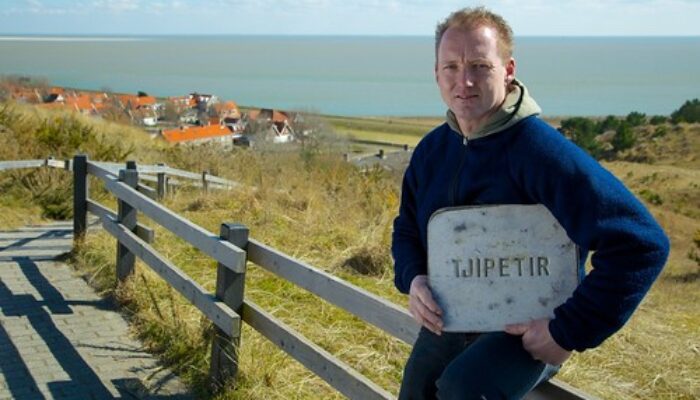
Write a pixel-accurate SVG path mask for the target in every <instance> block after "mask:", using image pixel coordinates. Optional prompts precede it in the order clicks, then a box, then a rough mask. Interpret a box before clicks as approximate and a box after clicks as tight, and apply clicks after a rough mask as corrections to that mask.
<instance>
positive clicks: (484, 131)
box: [447, 79, 542, 139]
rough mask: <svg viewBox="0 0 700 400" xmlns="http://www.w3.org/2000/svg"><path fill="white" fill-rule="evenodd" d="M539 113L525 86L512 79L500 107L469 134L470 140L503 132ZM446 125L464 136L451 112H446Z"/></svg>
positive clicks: (538, 108) (538, 107) (539, 110)
mask: <svg viewBox="0 0 700 400" xmlns="http://www.w3.org/2000/svg"><path fill="white" fill-rule="evenodd" d="M541 112H542V109H540V106H538V105H537V103H536V102H535V99H533V98H532V97H530V94H529V93H528V91H527V88H526V87H525V85H523V83H522V82H520V81H518V80H517V79H513V82H512V83H511V85H510V90H509V92H508V94H507V95H506V99H505V100H504V101H503V104H502V105H501V107H500V108H499V109H498V111H496V112H495V113H494V114H493V115H492V116H491V117H490V118H489V119H488V121H486V123H485V124H484V125H482V126H480V127H479V128H478V129H477V130H476V131H474V132H473V133H472V134H471V136H470V139H478V138H481V137H484V136H488V135H491V134H494V133H496V132H501V131H504V130H506V129H508V128H510V127H511V126H513V125H515V124H517V123H518V122H520V121H521V120H522V119H524V118H527V117H529V116H532V115H539V114H540V113H541ZM447 124H448V125H449V126H450V128H451V129H452V130H453V131H455V132H457V133H459V134H460V135H462V136H464V134H463V133H462V131H461V129H460V128H459V124H458V123H457V117H456V116H455V114H454V113H453V112H452V110H447Z"/></svg>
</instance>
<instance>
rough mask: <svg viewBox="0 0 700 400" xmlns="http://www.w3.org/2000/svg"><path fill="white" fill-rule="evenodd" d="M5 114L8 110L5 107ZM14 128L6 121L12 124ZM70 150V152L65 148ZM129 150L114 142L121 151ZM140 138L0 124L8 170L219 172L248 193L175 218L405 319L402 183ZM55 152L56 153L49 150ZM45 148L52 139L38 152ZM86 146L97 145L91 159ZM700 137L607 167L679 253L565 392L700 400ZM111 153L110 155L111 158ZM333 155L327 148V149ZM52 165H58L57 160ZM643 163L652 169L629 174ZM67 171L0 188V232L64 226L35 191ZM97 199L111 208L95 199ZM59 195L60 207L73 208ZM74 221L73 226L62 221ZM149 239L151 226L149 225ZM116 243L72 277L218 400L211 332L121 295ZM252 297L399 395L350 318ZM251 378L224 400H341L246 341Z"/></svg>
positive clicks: (378, 130)
mask: <svg viewBox="0 0 700 400" xmlns="http://www.w3.org/2000/svg"><path fill="white" fill-rule="evenodd" d="M0 110H2V106H0ZM3 113H4V114H3ZM51 118H55V119H54V120H53V121H54V122H55V123H64V124H65V123H67V122H66V121H68V122H70V121H73V120H72V119H71V118H77V119H75V121H73V122H70V123H73V124H74V125H73V127H74V128H75V127H83V128H84V127H89V128H90V129H88V130H89V131H90V132H84V135H83V136H82V140H84V142H83V143H82V144H81V143H77V144H75V145H74V146H73V145H71V144H70V143H72V142H71V140H70V136H69V135H67V133H66V132H64V131H62V130H60V129H58V130H54V131H52V132H49V133H47V132H45V131H42V130H41V129H38V128H37V126H39V127H40V126H42V124H41V121H45V120H46V119H51ZM326 121H327V123H328V124H329V125H330V126H332V127H333V129H334V130H335V131H336V133H338V134H348V133H351V134H353V135H354V136H355V137H357V138H364V139H372V140H380V141H391V142H398V143H406V144H410V145H412V144H414V143H415V142H416V141H417V140H418V139H419V138H420V136H421V135H422V134H424V133H425V132H426V131H427V130H429V129H430V128H431V127H433V126H435V125H437V124H438V123H439V122H440V120H439V119H422V118H421V119H408V118H345V117H326ZM61 135H63V136H61ZM117 135H118V136H117ZM139 135H141V133H140V132H138V131H132V130H130V129H126V128H124V127H121V126H114V125H111V124H106V123H99V124H95V123H94V122H93V121H91V120H88V119H84V118H82V117H71V116H65V115H61V116H55V115H53V114H46V113H43V112H39V111H35V110H32V109H30V108H27V107H19V108H13V109H12V110H10V111H8V110H7V109H6V110H5V111H0V140H2V141H3V143H6V144H7V145H6V146H5V147H3V148H2V149H0V159H27V158H40V157H46V156H47V155H49V154H53V155H55V156H57V157H69V156H70V155H71V154H72V153H73V152H76V151H85V152H88V153H90V154H91V158H98V156H96V154H102V158H103V159H106V158H108V157H105V154H117V153H119V154H120V157H116V156H115V157H113V158H112V159H111V160H112V161H124V160H125V159H127V158H128V159H136V160H137V161H138V162H140V163H155V162H165V163H168V164H169V165H171V166H174V167H177V168H181V169H188V170H192V171H202V170H205V169H207V170H210V171H212V173H214V174H215V175H218V176H222V177H225V178H229V179H235V180H237V181H240V182H242V183H243V184H245V188H244V189H242V190H237V191H231V192H211V193H209V194H203V193H201V192H198V191H194V190H181V191H179V192H177V193H175V194H173V195H172V196H170V197H169V198H167V199H166V200H165V205H166V206H167V207H169V208H171V209H173V210H175V211H176V212H177V213H179V214H181V215H183V216H185V217H186V218H187V219H190V220H192V221H194V222H195V223H197V224H199V225H200V226H202V227H204V228H206V229H208V230H209V231H211V232H212V233H218V231H219V225H220V224H221V223H223V222H240V223H244V224H246V225H247V226H248V227H249V228H250V231H251V237H253V238H255V239H257V240H259V241H261V242H263V243H265V244H268V245H271V246H273V247H275V248H278V249H280V250H282V251H284V252H285V253H287V254H289V255H291V256H293V257H296V258H299V259H302V260H304V261H306V262H308V263H310V264H311V265H314V266H316V267H319V268H321V269H323V270H326V271H329V272H331V273H333V274H335V275H337V276H339V277H341V278H343V279H346V280H348V281H350V282H352V283H354V284H357V285H359V286H361V287H363V288H365V289H367V290H369V291H370V292H373V293H376V294H379V295H381V296H383V297H385V298H388V299H390V300H391V301H394V302H396V303H397V304H400V305H403V306H405V305H406V298H405V296H403V295H399V294H398V293H397V292H396V290H395V289H394V288H393V282H392V280H393V275H392V271H391V269H392V261H391V257H390V255H389V245H390V236H391V229H392V227H391V222H392V220H393V218H394V216H395V214H396V210H397V207H398V201H399V200H398V199H399V193H400V187H399V182H398V180H397V179H396V177H395V176H392V175H389V174H387V173H385V172H383V171H382V170H380V169H373V170H369V171H368V172H361V171H359V170H358V169H357V168H355V167H353V166H352V165H350V164H347V163H345V162H343V161H342V156H341V155H340V154H337V153H334V152H332V151H330V150H324V148H323V147H319V148H315V149H312V150H311V151H310V150H308V149H306V150H304V149H302V150H299V151H289V152H274V151H262V152H256V151H250V150H247V149H233V150H225V151H223V150H220V149H217V148H214V147H212V146H201V147H192V148H189V147H165V146H163V145H162V144H160V143H159V142H155V141H150V139H144V137H143V136H139ZM46 137H53V138H54V139H52V140H48V139H46ZM42 138H44V139H42ZM84 143H87V144H84ZM71 146H73V147H71ZM699 146H700V126H699V125H687V124H685V125H679V126H676V127H672V126H670V125H669V133H668V134H667V135H666V136H664V137H663V138H660V140H651V139H650V140H645V141H643V142H641V143H639V144H638V145H637V146H636V147H635V148H633V149H631V150H630V151H628V153H627V154H626V155H625V157H622V158H623V159H624V160H627V161H624V160H617V161H610V162H605V163H604V165H605V166H606V168H608V169H609V170H611V171H612V172H613V173H614V174H615V175H616V176H617V177H619V178H620V179H621V180H623V181H624V182H625V183H626V184H627V185H628V187H630V189H631V190H632V191H633V192H634V193H635V194H636V195H638V196H639V198H640V199H641V200H642V201H644V202H645V204H646V205H647V206H648V207H649V208H650V211H651V212H652V213H653V214H654V215H655V217H656V218H657V219H658V220H659V222H660V223H661V224H662V226H663V227H664V229H665V230H666V232H667V233H668V235H669V236H670V238H671V241H672V252H671V257H670V259H669V261H668V264H667V265H666V267H665V269H664V271H663V273H662V275H661V277H660V278H659V280H658V281H657V282H656V284H655V285H654V287H653V289H652V291H651V292H650V293H649V295H648V296H647V298H646V299H645V300H644V302H643V303H642V305H641V306H640V308H639V310H638V311H637V313H636V314H635V315H634V316H633V317H632V319H631V320H630V322H629V323H628V325H627V326H625V328H623V329H622V330H621V331H620V332H618V333H617V334H616V335H614V336H613V337H612V338H610V339H609V340H608V341H606V342H605V343H604V344H603V345H602V346H601V347H599V348H597V349H594V350H590V351H586V352H584V353H581V354H575V355H574V357H573V358H572V359H571V360H570V361H569V362H567V364H566V365H565V367H564V368H563V370H562V372H561V373H560V375H559V379H561V380H563V381H565V382H567V383H569V384H571V385H573V386H575V387H577V388H579V389H581V390H583V391H586V392H588V393H590V394H593V395H596V396H599V397H600V398H612V399H693V398H698V397H700V377H699V376H698V371H700V337H699V335H698V332H700V265H699V264H698V261H696V260H694V259H692V254H694V253H693V252H696V253H697V252H700V249H698V247H697V245H696V244H695V243H694V241H693V239H694V237H696V239H695V240H697V241H698V242H700V238H697V235H698V233H697V232H699V231H700V207H699V206H700V147H699ZM110 148H111V149H113V151H114V152H112V153H109V152H108V151H107V149H110ZM329 148H330V147H329ZM47 152H51V153H49V154H47ZM630 160H643V161H644V162H643V163H642V162H631V161H630ZM60 174H63V172H61V171H35V172H15V173H5V174H2V175H0V189H1V190H2V193H3V195H2V196H0V225H1V226H3V227H10V226H19V225H21V224H22V223H26V222H36V221H37V220H39V219H40V218H39V217H38V216H37V213H38V212H40V210H41V211H43V212H45V211H46V209H47V206H51V207H53V208H51V207H49V208H50V209H53V210H59V211H60V207H58V208H57V207H56V204H58V205H60V202H61V199H60V198H59V199H52V198H50V197H51V196H49V195H48V194H47V193H45V192H43V191H39V190H37V187H50V188H54V189H58V188H61V187H65V186H66V185H70V183H69V181H70V180H69V177H66V176H62V175H60ZM91 190H92V196H94V197H96V198H98V199H99V200H100V201H101V202H104V203H105V204H108V205H110V206H111V207H112V208H115V205H114V200H113V199H110V198H109V197H108V196H107V195H106V194H105V193H104V192H103V191H102V190H101V189H100V187H99V185H97V184H94V185H93V187H92V189H91ZM65 195H66V194H64V198H63V200H65V201H69V200H70V193H69V192H68V193H67V196H68V197H67V198H66V197H65ZM63 216H65V215H63ZM143 220H145V222H146V223H147V224H150V225H153V224H152V223H149V221H148V220H147V219H145V218H143ZM156 237H157V240H156V243H155V247H156V248H158V249H159V251H160V252H161V253H162V254H165V255H166V256H167V257H168V258H169V259H170V260H171V261H173V262H174V263H175V264H177V265H178V266H180V267H181V268H182V269H183V270H184V271H185V272H186V273H187V274H188V275H190V276H191V277H193V278H194V279H195V280H197V281H198V282H199V283H200V284H201V285H202V286H204V287H205V288H207V289H209V290H213V288H214V285H215V270H216V265H215V263H214V262H213V261H211V260H210V259H208V258H206V257H205V256H203V255H202V254H200V253H199V252H198V251H195V250H193V249H192V248H191V247H189V246H188V245H185V244H183V243H182V242H180V241H179V240H177V239H176V238H174V237H173V236H172V235H171V234H169V233H167V232H165V231H164V230H162V229H159V228H156ZM115 247H116V246H115V245H114V240H113V239H111V237H109V236H108V235H107V234H105V233H101V232H95V233H91V234H90V235H89V236H88V240H87V242H86V243H85V245H84V246H83V247H82V248H80V249H78V251H76V253H75V255H74V258H73V260H72V262H73V264H74V265H75V267H76V268H77V269H78V271H80V273H81V274H83V275H84V276H85V278H86V279H88V280H89V281H90V282H91V283H92V284H93V285H94V286H95V287H96V288H98V290H100V291H101V292H102V293H103V294H105V295H108V296H114V298H115V299H117V300H118V301H119V302H120V303H121V304H122V305H123V309H124V310H125V313H127V314H128V315H129V317H130V318H131V321H132V323H133V326H134V331H135V333H136V334H137V335H138V336H139V337H141V338H142V339H143V340H144V341H146V342H147V343H148V345H149V346H150V347H151V349H152V350H153V351H155V352H157V353H159V354H160V355H161V357H162V359H163V360H164V362H165V363H166V364H168V365H170V366H171V367H172V368H174V369H175V370H176V371H177V372H178V373H179V374H181V375H182V376H183V377H184V378H185V379H186V380H187V381H188V382H189V383H190V384H191V385H192V386H193V387H194V388H195V389H196V390H197V392H198V393H199V394H200V395H201V396H202V397H212V395H211V394H210V393H209V392H208V389H207V385H206V379H207V373H208V365H209V364H208V360H207V358H208V356H209V349H208V346H209V344H210V338H211V335H212V332H213V330H212V327H211V325H210V324H209V323H207V322H205V320H204V319H203V317H202V316H201V315H199V314H198V312H196V311H195V310H194V309H193V308H192V307H190V306H188V305H186V303H185V302H184V300H182V299H181V298H180V297H179V296H178V295H177V294H175V292H174V291H173V290H171V289H169V288H168V287H167V286H166V285H165V284H164V283H163V282H162V281H161V280H160V279H159V278H157V277H156V276H155V275H154V274H153V273H151V272H150V271H148V270H147V268H146V267H144V266H143V265H140V264H139V265H137V273H136V274H135V276H134V277H133V279H131V280H130V281H129V282H128V284H127V285H124V286H122V287H120V288H118V289H115V288H114V271H113V270H114V258H115V254H114V253H115ZM248 268H249V270H248V274H247V278H246V279H247V281H246V282H247V283H246V284H247V287H246V296H247V297H248V298H250V299H251V300H253V301H254V302H256V303H257V304H259V305H261V306H262V307H263V308H265V309H266V310H268V311H270V312H271V313H272V314H274V315H275V316H276V317H278V318H280V319H282V320H283V321H284V322H286V323H287V324H289V325H291V326H292V327H293V328H294V329H297V330H298V331H300V332H302V333H303V334H304V335H305V336H307V337H308V338H310V339H312V340H313V341H315V342H316V343H318V344H319V345H321V346H322V347H323V348H325V349H326V350H328V351H330V352H331V353H333V354H334V355H336V356H337V357H339V358H340V359H342V360H344V361H345V362H347V363H348V364H350V365H351V366H353V368H355V369H357V370H359V371H360V372H362V373H363V374H365V375H367V376H368V377H369V378H370V379H372V380H373V381H374V382H376V383H377V384H379V385H381V386H383V387H384V388H386V389H388V390H390V391H392V392H394V393H395V392H396V391H397V390H398V385H399V383H400V379H401V374H402V366H403V363H404V362H405V359H406V357H407V355H408V352H409V350H410V349H409V347H408V346H406V345H404V344H402V343H401V342H399V341H398V340H395V339H393V338H390V337H388V336H386V335H385V334H383V333H381V332H379V331H378V330H377V329H374V328H371V327H367V326H366V325H365V324H363V323H362V322H360V321H359V320H357V319H356V318H354V317H351V316H349V315H348V314H346V313H344V312H342V311H341V310H338V309H337V308H335V307H333V306H331V305H329V304H327V303H325V302H324V301H321V300H319V299H318V298H316V297H315V296H313V295H310V294H308V293H306V292H305V291H303V290H300V289H297V288H295V287H293V286H292V285H291V284H289V283H286V282H283V281H281V280H279V279H277V278H275V277H274V276H273V275H271V274H269V273H267V272H265V271H263V270H262V269H261V268H259V267H256V266H255V265H252V264H249V266H248ZM242 342H243V344H242V350H241V354H240V360H241V365H240V376H239V380H238V382H237V383H236V385H235V387H234V386H230V387H229V388H228V390H227V391H225V392H223V393H220V394H218V395H216V396H213V397H214V398H220V399H319V398H323V399H327V398H331V399H332V398H342V396H341V395H339V394H337V393H336V392H335V391H334V390H333V389H332V388H331V387H329V386H328V385H327V384H326V383H324V382H323V381H322V380H320V379H319V378H316V377H315V376H314V375H313V374H311V373H310V372H308V371H307V370H305V369H304V368H303V367H302V366H301V365H300V364H298V363H297V362H295V361H294V360H292V359H291V358H290V357H288V356H286V355H285V354H284V353H282V352H281V351H279V350H278V349H277V348H276V347H275V346H274V345H272V344H270V343H269V342H268V341H267V340H265V339H264V338H262V337H261V336H260V335H258V334H257V333H256V332H254V331H253V330H252V329H249V328H245V329H244V331H243V338H242Z"/></svg>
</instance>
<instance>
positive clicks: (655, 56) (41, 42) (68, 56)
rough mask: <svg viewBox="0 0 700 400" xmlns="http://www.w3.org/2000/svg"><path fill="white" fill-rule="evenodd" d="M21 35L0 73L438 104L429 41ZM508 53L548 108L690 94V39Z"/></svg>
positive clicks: (643, 103)
mask: <svg viewBox="0 0 700 400" xmlns="http://www.w3.org/2000/svg"><path fill="white" fill-rule="evenodd" d="M30 39H31V40H28V39H27V38H11V37H2V38H0V74H24V75H32V76H41V77H46V78H48V79H49V80H50V81H51V82H52V83H53V84H56V85H61V86H71V87H79V88H87V89H100V88H109V89H111V90H114V91H120V92H134V93H135V92H136V91H138V90H142V91H145V92H148V93H149V94H155V95H159V96H166V95H167V96H171V95H182V94H186V93H190V92H192V91H199V92H205V93H207V92H208V93H213V94H217V95H219V96H220V97H222V98H225V99H230V100H235V101H236V102H238V103H239V104H244V105H257V106H266V107H275V108H282V109H297V110H313V111H320V112H323V113H327V114H339V115H442V114H443V112H444V106H443V105H442V102H441V100H440V97H439V93H438V91H437V88H436V87H435V83H434V77H433V62H434V60H433V39H432V38H430V37H277V36H270V37H249V36H214V37H209V36H206V37H139V38H126V39H115V38H111V39H110V40H105V39H106V38H98V39H99V40H86V38H38V37H36V38H30ZM49 39H50V40H49ZM76 39H80V40H76ZM515 57H516V62H517V74H516V75H517V76H518V77H519V78H520V79H521V80H523V81H524V82H525V83H526V84H527V85H528V87H529V88H530V91H531V92H532V94H533V96H534V97H535V99H536V100H537V101H538V102H539V103H540V105H541V106H542V108H543V109H544V112H545V114H547V115H607V114H627V113H629V112H630V111H641V112H644V113H647V114H669V113H670V112H672V111H673V110H675V109H677V108H678V107H679V106H680V105H681V104H682V103H683V102H684V101H685V100H688V99H691V98H696V97H700V73H698V72H697V71H698V69H699V68H700V37H692V38H536V37H523V38H516V53H515Z"/></svg>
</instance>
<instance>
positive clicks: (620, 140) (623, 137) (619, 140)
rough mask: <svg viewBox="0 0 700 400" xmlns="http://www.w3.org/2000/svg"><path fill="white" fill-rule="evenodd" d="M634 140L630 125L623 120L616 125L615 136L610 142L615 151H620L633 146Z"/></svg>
mask: <svg viewBox="0 0 700 400" xmlns="http://www.w3.org/2000/svg"><path fill="white" fill-rule="evenodd" d="M636 141H637V138H636V137H635V135H634V131H633V130H632V127H631V126H630V125H629V124H627V123H626V122H625V123H622V124H620V126H618V127H617V130H616V131H615V137H613V139H612V142H611V144H612V145H613V148H614V149H615V151H622V150H627V149H629V148H630V147H632V146H634V143H635V142H636Z"/></svg>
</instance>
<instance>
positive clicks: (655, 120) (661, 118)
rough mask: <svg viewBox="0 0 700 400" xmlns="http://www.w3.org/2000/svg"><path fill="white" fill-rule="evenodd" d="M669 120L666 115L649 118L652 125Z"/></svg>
mask: <svg viewBox="0 0 700 400" xmlns="http://www.w3.org/2000/svg"><path fill="white" fill-rule="evenodd" d="M666 122H668V117H666V116H664V115H654V116H653V117H651V118H650V119H649V123H650V124H652V125H661V124H665V123H666Z"/></svg>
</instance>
